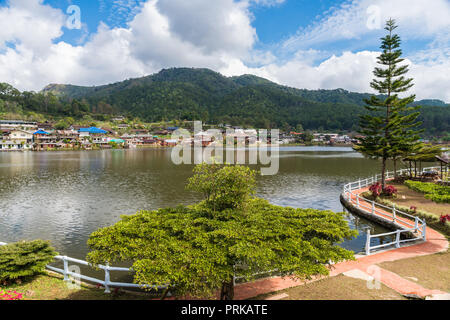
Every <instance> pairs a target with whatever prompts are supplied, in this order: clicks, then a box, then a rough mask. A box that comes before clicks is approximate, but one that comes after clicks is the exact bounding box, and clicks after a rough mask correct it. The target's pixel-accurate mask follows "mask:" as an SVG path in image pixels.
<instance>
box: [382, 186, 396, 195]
mask: <svg viewBox="0 0 450 320" xmlns="http://www.w3.org/2000/svg"><path fill="white" fill-rule="evenodd" d="M397 192H398V190H397V188H396V187H394V186H387V187H386V188H385V189H384V191H383V194H384V195H385V196H388V197H393V196H395V195H396V194H397Z"/></svg>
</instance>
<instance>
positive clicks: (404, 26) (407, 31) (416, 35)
mask: <svg viewBox="0 0 450 320" xmlns="http://www.w3.org/2000/svg"><path fill="white" fill-rule="evenodd" d="M370 7H372V8H373V7H374V8H375V9H376V10H373V11H369V12H368V9H369V8H370ZM374 16H376V19H375V21H376V20H378V21H379V22H380V24H379V26H376V25H373V24H369V26H370V28H369V27H368V21H373V20H372V18H373V17H374ZM449 16H450V2H449V1H448V0H432V1H428V2H426V3H425V2H424V1H423V0H395V1H392V0H351V1H347V2H345V3H344V4H343V5H341V6H340V7H339V8H336V9H333V10H331V12H329V13H328V14H327V15H326V16H325V17H323V18H322V19H321V20H320V21H318V22H316V23H315V24H313V25H310V26H309V27H307V28H304V29H301V30H299V31H298V33H297V34H296V35H295V36H292V37H290V38H289V39H288V40H286V41H285V43H284V47H285V48H290V49H294V50H295V49H298V48H305V47H307V48H308V47H309V46H314V45H318V44H323V43H331V42H336V41H342V40H348V39H357V40H361V39H363V38H364V37H366V36H369V35H372V36H373V35H374V34H378V33H377V32H378V29H381V28H382V27H384V22H385V21H386V20H387V19H389V18H393V19H395V20H396V21H397V23H398V24H399V25H400V28H399V29H398V31H399V32H401V34H402V36H403V37H404V39H420V38H426V37H435V36H436V35H437V34H448V33H449V32H450V19H449V18H448V17H449ZM374 27H375V28H374Z"/></svg>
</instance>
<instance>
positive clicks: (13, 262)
mask: <svg viewBox="0 0 450 320" xmlns="http://www.w3.org/2000/svg"><path fill="white" fill-rule="evenodd" d="M56 255H57V253H56V252H55V251H54V249H53V248H52V247H51V246H50V242H48V241H42V240H35V241H29V242H27V241H23V242H17V243H12V244H8V245H6V246H0V281H10V280H15V279H19V278H23V277H29V276H33V275H36V274H38V273H41V272H43V271H44V269H45V266H46V265H47V264H49V263H50V262H52V261H53V258H54V257H55V256H56Z"/></svg>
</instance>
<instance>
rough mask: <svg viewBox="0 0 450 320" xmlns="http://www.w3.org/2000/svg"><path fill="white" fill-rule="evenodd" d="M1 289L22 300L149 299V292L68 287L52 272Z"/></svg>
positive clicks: (150, 297)
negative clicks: (105, 291)
mask: <svg viewBox="0 0 450 320" xmlns="http://www.w3.org/2000/svg"><path fill="white" fill-rule="evenodd" d="M0 288H1V289H3V290H6V291H10V290H15V291H17V292H18V293H22V294H23V298H24V300H150V299H152V298H154V297H152V296H151V295H150V294H145V293H142V294H140V293H136V294H133V293H128V292H123V291H121V290H119V292H118V293H111V294H105V293H104V289H97V288H91V287H88V286H84V285H82V286H81V288H80V289H69V288H68V286H67V285H66V283H65V282H64V281H62V277H60V276H59V275H54V274H43V275H39V276H36V277H34V278H32V279H30V280H27V281H23V282H22V283H21V284H13V285H8V286H0Z"/></svg>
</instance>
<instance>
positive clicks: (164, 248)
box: [87, 165, 356, 299]
mask: <svg viewBox="0 0 450 320" xmlns="http://www.w3.org/2000/svg"><path fill="white" fill-rule="evenodd" d="M253 176H254V173H251V172H250V171H249V169H247V168H243V167H240V166H223V167H222V168H218V167H217V166H216V165H209V166H208V165H201V166H199V167H197V168H196V170H195V175H194V177H193V178H192V179H191V180H190V183H189V184H190V186H191V187H192V186H193V184H196V185H197V187H196V188H195V189H196V190H198V191H201V192H202V193H203V194H204V196H205V200H204V201H202V202H200V203H198V204H196V205H193V206H189V207H184V206H179V207H177V208H168V209H160V210H156V211H141V212H139V213H137V214H136V215H133V216H124V217H122V220H121V221H119V222H118V223H117V224H115V225H113V226H111V227H107V228H103V229H100V230H98V231H96V232H94V233H93V234H92V235H91V236H90V238H89V241H88V244H89V246H90V247H91V248H92V252H90V253H89V254H88V257H87V259H88V261H90V262H91V263H93V264H99V263H106V262H109V263H114V262H118V261H132V262H133V265H132V268H133V270H134V271H135V278H134V279H135V282H136V283H139V284H142V285H145V284H150V285H157V286H164V285H168V286H169V288H170V290H171V291H172V292H173V293H174V294H175V295H178V296H184V295H189V296H191V297H207V298H210V297H211V296H213V295H215V294H216V293H217V291H218V290H220V298H221V299H233V298H234V277H235V276H242V277H244V278H245V279H247V280H253V279H255V273H257V272H262V271H273V270H276V273H277V274H279V275H281V276H289V277H293V278H307V277H310V276H312V275H317V274H323V275H326V274H328V272H329V268H328V267H329V263H330V261H334V262H338V261H342V260H345V259H352V258H353V254H352V253H351V252H350V251H347V250H345V249H343V248H342V247H339V246H337V245H336V244H337V243H339V242H340V241H342V240H344V239H347V238H350V237H352V236H354V235H355V234H356V232H355V231H352V230H350V229H349V227H348V223H347V222H346V221H345V219H344V217H343V214H342V213H334V212H331V211H319V210H312V209H307V210H302V209H294V208H283V207H279V206H274V205H271V204H269V203H268V202H267V201H265V200H262V199H258V198H252V197H251V194H252V193H253V192H254V188H255V182H254V179H253ZM211 179H212V180H216V179H217V181H220V185H219V184H217V183H211V181H210V180H211ZM245 182H246V183H245ZM235 184H236V185H238V186H239V187H237V188H235V187H234V186H235ZM235 196H236V198H234V197H235Z"/></svg>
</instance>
